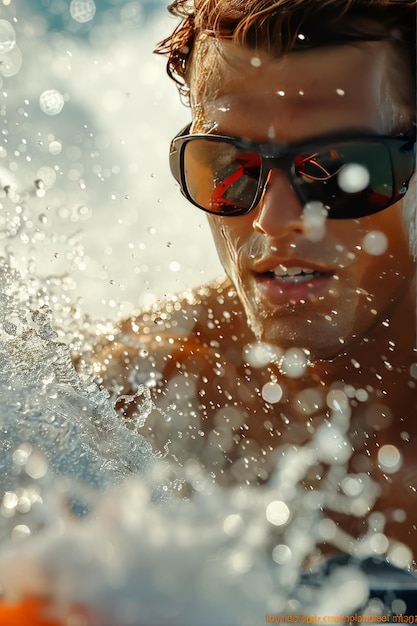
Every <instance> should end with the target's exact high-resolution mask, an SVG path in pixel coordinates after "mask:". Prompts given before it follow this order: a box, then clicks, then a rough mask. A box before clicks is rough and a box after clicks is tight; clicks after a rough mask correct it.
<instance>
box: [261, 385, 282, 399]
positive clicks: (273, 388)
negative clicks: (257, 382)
mask: <svg viewBox="0 0 417 626" xmlns="http://www.w3.org/2000/svg"><path fill="white" fill-rule="evenodd" d="M282 395H283V391H282V387H281V386H280V385H279V384H278V383H275V382H273V381H271V382H269V383H266V384H265V385H264V386H263V387H262V397H263V399H264V400H265V402H269V403H270V404H276V403H277V402H279V401H280V400H281V399H282Z"/></svg>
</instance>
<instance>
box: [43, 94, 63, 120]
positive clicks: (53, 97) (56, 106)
mask: <svg viewBox="0 0 417 626" xmlns="http://www.w3.org/2000/svg"><path fill="white" fill-rule="evenodd" d="M39 106H40V108H41V111H42V112H43V113H46V115H58V113H61V111H62V109H63V108H64V96H63V95H62V93H60V92H59V91H58V90H57V89H47V90H46V91H43V92H42V93H41V95H40V97H39Z"/></svg>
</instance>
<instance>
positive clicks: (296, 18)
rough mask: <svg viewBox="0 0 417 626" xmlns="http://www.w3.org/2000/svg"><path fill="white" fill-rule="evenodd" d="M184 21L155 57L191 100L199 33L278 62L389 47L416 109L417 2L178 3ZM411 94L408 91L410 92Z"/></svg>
mask: <svg viewBox="0 0 417 626" xmlns="http://www.w3.org/2000/svg"><path fill="white" fill-rule="evenodd" d="M168 10H169V11H170V13H172V14H173V15H175V16H176V17H179V18H180V23H179V24H178V25H177V27H176V28H175V30H174V31H173V33H172V34H171V35H170V36H169V37H167V38H166V39H164V40H163V41H161V42H160V44H159V45H158V47H157V49H156V52H157V53H159V54H165V55H167V57H168V62H167V71H168V74H169V76H170V77H171V78H172V79H173V80H174V81H175V82H176V83H177V85H178V87H179V90H180V93H181V94H182V95H185V96H187V97H188V94H189V85H188V80H187V77H188V72H189V68H190V61H191V59H192V54H193V49H194V44H195V42H196V39H197V37H198V35H199V34H200V33H204V32H206V33H208V34H211V35H212V36H214V37H217V38H219V39H225V40H229V41H232V42H234V43H236V44H239V45H241V46H244V47H247V48H249V49H254V50H256V49H266V50H268V51H269V52H271V53H273V54H274V55H276V56H279V55H282V54H285V53H286V52H289V51H293V50H303V49H304V50H305V49H308V48H312V47H322V46H326V45H337V44H343V43H347V42H349V41H359V40H362V41H364V40H367V41H373V40H374V41H383V40H387V41H391V42H392V43H393V44H394V46H395V47H396V48H397V50H398V51H399V53H400V54H401V63H404V64H405V67H404V69H402V68H401V73H402V75H403V76H407V73H408V72H409V74H408V76H407V80H406V81H405V82H406V83H408V84H409V85H410V86H411V93H412V96H411V98H412V100H413V105H414V93H415V76H416V51H415V43H416V41H415V40H416V0H174V1H173V2H171V4H170V5H169V7H168ZM407 92H408V94H409V93H410V90H409V88H408V89H407Z"/></svg>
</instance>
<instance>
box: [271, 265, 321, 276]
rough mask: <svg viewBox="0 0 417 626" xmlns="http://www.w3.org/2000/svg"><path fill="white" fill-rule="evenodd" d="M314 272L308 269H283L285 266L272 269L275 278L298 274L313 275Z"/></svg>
mask: <svg viewBox="0 0 417 626" xmlns="http://www.w3.org/2000/svg"><path fill="white" fill-rule="evenodd" d="M314 271H315V270H312V269H311V268H309V267H285V265H278V267H276V268H275V269H274V274H275V276H297V275H298V274H314Z"/></svg>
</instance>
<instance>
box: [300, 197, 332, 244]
mask: <svg viewBox="0 0 417 626" xmlns="http://www.w3.org/2000/svg"><path fill="white" fill-rule="evenodd" d="M326 219H327V210H326V209H325V207H324V205H323V203H322V202H318V201H313V202H307V204H306V205H305V206H304V208H303V214H302V220H303V224H304V235H305V237H306V238H307V239H309V240H310V241H320V240H321V239H323V237H324V235H325V232H326Z"/></svg>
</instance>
